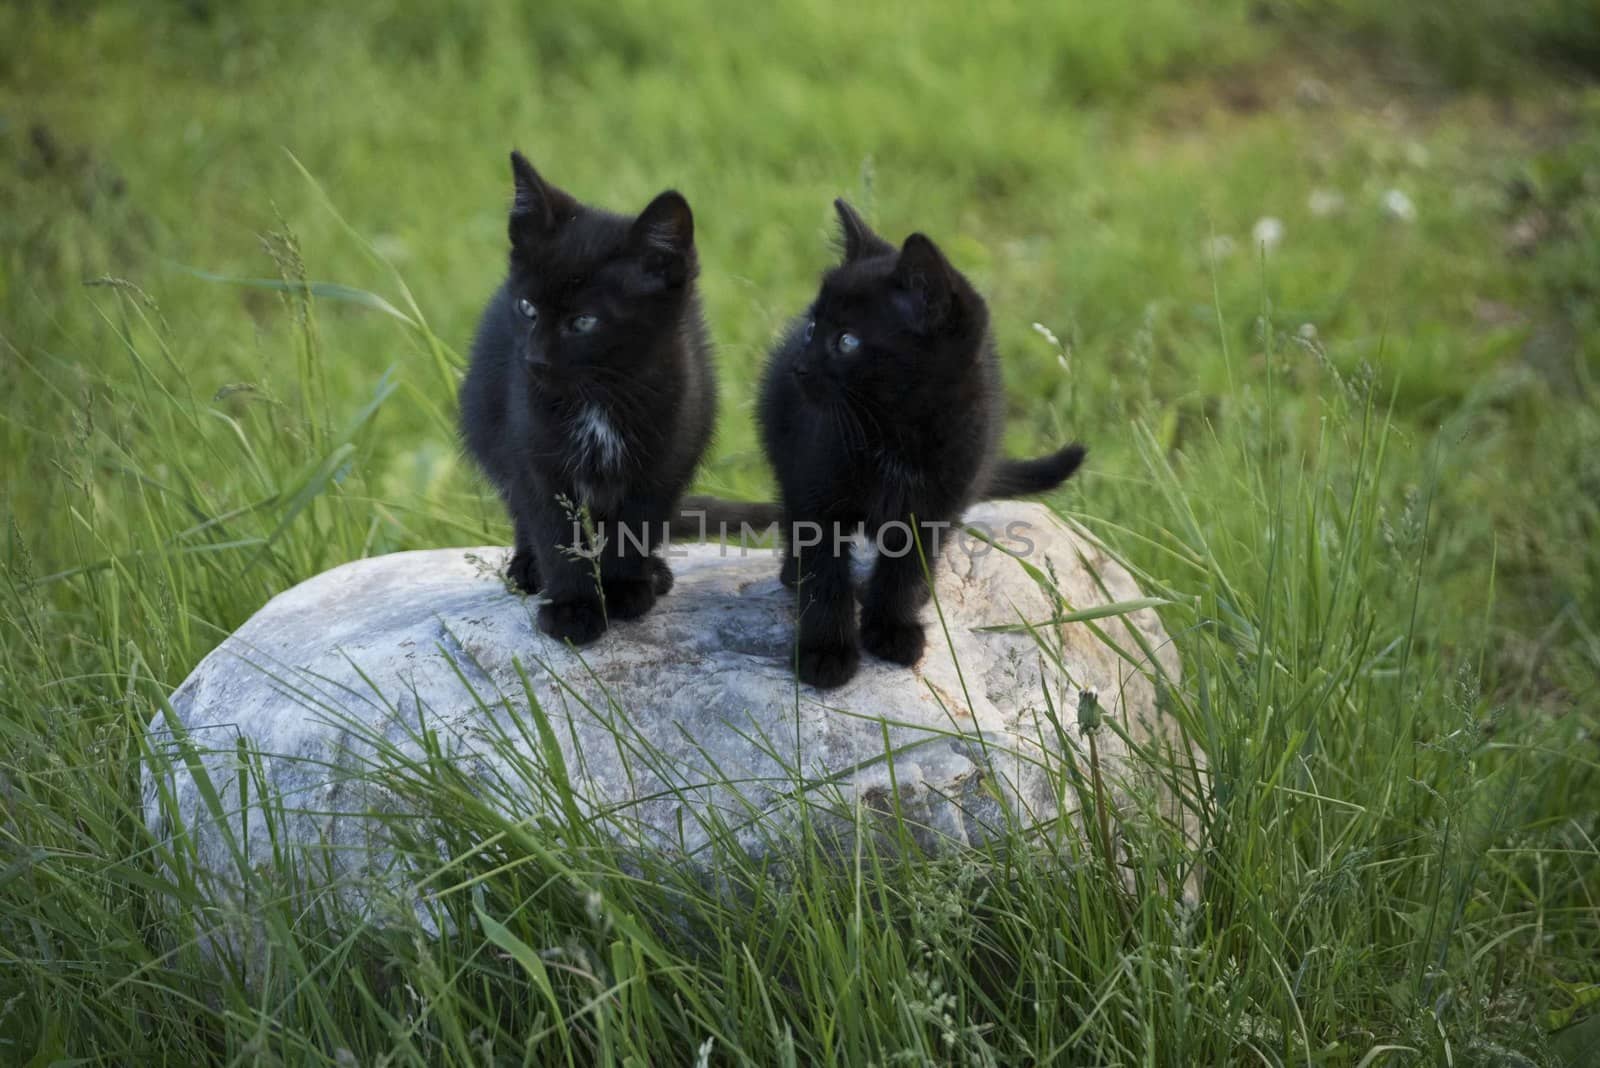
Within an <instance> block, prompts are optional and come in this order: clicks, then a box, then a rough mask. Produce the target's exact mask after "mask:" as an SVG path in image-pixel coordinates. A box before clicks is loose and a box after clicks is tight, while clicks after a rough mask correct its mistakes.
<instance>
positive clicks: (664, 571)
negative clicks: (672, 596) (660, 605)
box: [650, 556, 672, 597]
mask: <svg viewBox="0 0 1600 1068" xmlns="http://www.w3.org/2000/svg"><path fill="white" fill-rule="evenodd" d="M650 586H651V588H652V589H654V590H655V591H656V596H657V597H665V596H666V595H667V594H669V593H671V592H672V568H671V566H669V565H668V564H667V562H666V561H665V560H663V559H661V557H659V556H652V557H651V558H650Z"/></svg>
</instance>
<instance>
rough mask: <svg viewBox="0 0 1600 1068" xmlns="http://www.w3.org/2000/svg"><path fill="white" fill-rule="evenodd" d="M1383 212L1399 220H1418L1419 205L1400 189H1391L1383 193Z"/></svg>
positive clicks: (1407, 221) (1405, 221) (1406, 221)
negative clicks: (1412, 201)
mask: <svg viewBox="0 0 1600 1068" xmlns="http://www.w3.org/2000/svg"><path fill="white" fill-rule="evenodd" d="M1383 213H1384V214H1385V215H1387V216H1389V218H1391V219H1394V220H1396V221H1398V222H1404V223H1409V222H1416V221H1417V206H1416V205H1415V204H1413V203H1411V198H1410V197H1408V196H1406V195H1405V194H1404V193H1402V192H1400V190H1398V189H1391V190H1389V191H1388V192H1387V193H1385V194H1383Z"/></svg>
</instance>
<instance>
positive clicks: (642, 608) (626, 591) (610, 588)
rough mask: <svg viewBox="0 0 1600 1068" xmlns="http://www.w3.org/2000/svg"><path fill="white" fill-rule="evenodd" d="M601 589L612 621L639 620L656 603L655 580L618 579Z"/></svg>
mask: <svg viewBox="0 0 1600 1068" xmlns="http://www.w3.org/2000/svg"><path fill="white" fill-rule="evenodd" d="M601 589H602V590H603V591H604V592H605V595H606V613H607V614H608V615H610V616H611V618H612V619H638V618H639V617H640V616H642V615H644V614H645V613H646V612H648V611H650V607H651V606H652V605H654V604H655V603H656V589H655V579H654V578H653V577H652V578H646V579H618V580H616V581H613V582H607V583H605V584H604V585H603V586H601Z"/></svg>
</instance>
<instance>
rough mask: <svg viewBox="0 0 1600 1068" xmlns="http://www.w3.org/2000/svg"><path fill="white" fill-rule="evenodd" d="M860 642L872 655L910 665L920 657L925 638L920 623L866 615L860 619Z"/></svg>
mask: <svg viewBox="0 0 1600 1068" xmlns="http://www.w3.org/2000/svg"><path fill="white" fill-rule="evenodd" d="M861 644H862V645H863V646H865V647H866V650H867V652H869V653H871V654H872V655H873V656H876V657H879V658H880V659H883V660H888V661H890V662H891V663H895V664H904V665H905V666H906V667H910V666H911V665H912V664H915V663H916V662H917V661H918V660H921V659H922V651H923V649H924V648H925V647H926V646H927V639H926V638H925V637H924V635H923V631H922V624H921V623H893V622H890V621H889V620H886V619H872V618H871V617H868V618H866V619H863V620H862V621H861Z"/></svg>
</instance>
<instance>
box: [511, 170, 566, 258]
mask: <svg viewBox="0 0 1600 1068" xmlns="http://www.w3.org/2000/svg"><path fill="white" fill-rule="evenodd" d="M511 177H512V180H513V181H514V182H515V184H516V194H515V196H514V198H513V199H512V201H511V243H512V244H513V245H516V244H520V243H521V242H522V241H523V240H525V239H526V238H529V237H535V236H543V235H547V234H552V233H554V232H555V231H556V230H558V229H560V228H561V226H562V225H563V224H564V223H566V222H567V220H569V219H571V218H572V217H573V216H574V215H576V214H577V211H578V202H577V201H576V200H573V199H572V198H571V197H570V196H568V195H567V194H565V193H563V192H562V191H561V190H559V189H557V188H556V187H555V186H553V185H550V184H549V183H548V182H546V181H545V180H544V179H543V178H541V177H539V172H538V171H536V170H534V169H533V164H531V163H529V162H528V158H527V157H526V156H524V155H523V154H522V153H521V152H517V151H516V150H512V153H511Z"/></svg>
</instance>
